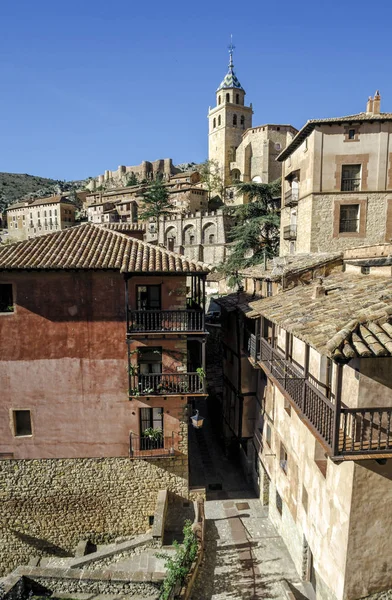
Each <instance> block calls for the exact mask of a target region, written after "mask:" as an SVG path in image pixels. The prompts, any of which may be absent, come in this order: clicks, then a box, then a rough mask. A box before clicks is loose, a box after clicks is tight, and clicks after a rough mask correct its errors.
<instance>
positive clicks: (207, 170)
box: [199, 160, 223, 201]
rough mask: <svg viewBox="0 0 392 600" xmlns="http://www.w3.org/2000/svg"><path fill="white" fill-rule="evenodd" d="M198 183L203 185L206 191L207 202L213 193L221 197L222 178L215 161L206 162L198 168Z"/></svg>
mask: <svg viewBox="0 0 392 600" xmlns="http://www.w3.org/2000/svg"><path fill="white" fill-rule="evenodd" d="M199 173H200V181H201V182H202V183H204V185H205V187H206V188H207V191H208V200H209V201H210V200H211V195H212V193H213V192H216V194H217V195H218V196H219V195H220V196H223V178H222V174H221V170H220V167H219V163H218V161H217V160H206V161H204V162H203V163H202V164H201V165H200V166H199Z"/></svg>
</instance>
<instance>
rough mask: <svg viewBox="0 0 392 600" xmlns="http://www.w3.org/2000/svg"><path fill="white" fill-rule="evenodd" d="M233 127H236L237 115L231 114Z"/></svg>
mask: <svg viewBox="0 0 392 600" xmlns="http://www.w3.org/2000/svg"><path fill="white" fill-rule="evenodd" d="M233 127H237V115H233Z"/></svg>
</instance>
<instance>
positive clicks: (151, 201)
mask: <svg viewBox="0 0 392 600" xmlns="http://www.w3.org/2000/svg"><path fill="white" fill-rule="evenodd" d="M171 214H173V211H172V205H171V204H170V200H169V192H168V191H167V188H166V187H165V186H164V185H163V183H162V180H161V179H154V181H152V182H151V183H150V185H149V186H148V188H147V189H146V191H145V192H144V194H143V206H142V207H141V210H140V211H139V216H140V218H141V220H142V221H149V220H150V219H153V220H154V222H155V223H156V228H157V234H158V240H159V218H160V217H168V216H169V215H171Z"/></svg>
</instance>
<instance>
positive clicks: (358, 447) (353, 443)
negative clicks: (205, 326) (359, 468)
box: [257, 338, 392, 458]
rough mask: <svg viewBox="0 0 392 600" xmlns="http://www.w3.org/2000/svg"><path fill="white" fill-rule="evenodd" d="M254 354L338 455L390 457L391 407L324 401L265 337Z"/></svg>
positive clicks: (306, 379) (323, 397) (301, 373)
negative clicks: (386, 455) (370, 406)
mask: <svg viewBox="0 0 392 600" xmlns="http://www.w3.org/2000/svg"><path fill="white" fill-rule="evenodd" d="M259 343H260V349H259V351H258V352H257V354H258V356H259V358H258V361H259V362H260V363H261V365H262V367H263V368H264V370H265V371H266V372H267V373H268V374H269V375H270V376H271V377H272V378H273V379H274V380H275V381H276V382H277V384H278V385H279V386H280V387H281V388H282V389H283V390H284V391H285V392H286V393H287V394H288V396H289V397H290V398H291V400H292V401H293V403H294V404H295V406H296V407H297V408H298V409H299V411H300V412H301V413H302V415H303V417H304V420H306V421H307V423H308V424H309V425H310V427H311V428H312V429H313V430H314V431H315V432H316V433H317V434H318V435H319V436H320V437H321V438H322V440H323V441H324V442H325V444H326V445H327V446H328V447H329V448H330V451H331V454H333V455H334V456H335V457H337V458H338V457H339V456H353V457H355V456H362V455H363V456H366V455H372V454H374V455H376V454H392V428H391V419H392V407H377V408H348V407H346V406H341V404H340V403H336V402H335V399H334V398H333V396H332V399H329V398H327V397H326V396H325V395H324V394H323V393H322V392H321V391H320V390H319V389H317V387H316V386H315V385H314V384H313V383H311V382H310V381H309V377H305V375H304V373H303V372H301V371H300V370H299V369H298V368H297V367H295V366H294V365H293V364H292V362H291V361H290V360H288V359H286V358H284V357H283V356H282V354H281V353H280V352H279V351H278V350H276V349H275V348H273V347H272V346H271V344H270V343H269V342H268V341H267V340H266V339H264V338H261V339H260V340H259Z"/></svg>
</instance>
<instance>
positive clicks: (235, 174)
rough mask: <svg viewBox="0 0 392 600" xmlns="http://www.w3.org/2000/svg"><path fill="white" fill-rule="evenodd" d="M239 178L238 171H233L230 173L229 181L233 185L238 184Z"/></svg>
mask: <svg viewBox="0 0 392 600" xmlns="http://www.w3.org/2000/svg"><path fill="white" fill-rule="evenodd" d="M240 177H241V173H240V171H239V169H233V170H232V172H231V181H232V182H233V183H238V182H239V180H240Z"/></svg>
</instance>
